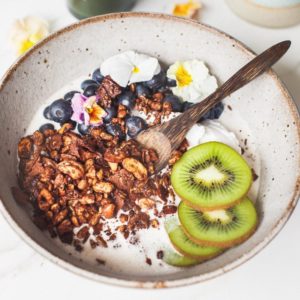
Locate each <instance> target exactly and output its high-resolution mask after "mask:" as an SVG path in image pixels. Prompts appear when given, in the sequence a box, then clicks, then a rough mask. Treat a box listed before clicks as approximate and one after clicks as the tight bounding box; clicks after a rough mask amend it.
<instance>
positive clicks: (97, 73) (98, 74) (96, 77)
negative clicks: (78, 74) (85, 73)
mask: <svg viewBox="0 0 300 300" xmlns="http://www.w3.org/2000/svg"><path fill="white" fill-rule="evenodd" d="M92 78H93V80H95V81H96V82H97V83H101V82H102V80H103V78H104V76H103V75H102V74H101V72H100V69H99V68H98V69H96V70H95V71H94V72H93V75H92Z"/></svg>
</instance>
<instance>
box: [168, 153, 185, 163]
mask: <svg viewBox="0 0 300 300" xmlns="http://www.w3.org/2000/svg"><path fill="white" fill-rule="evenodd" d="M181 155H182V153H181V152H180V151H178V150H175V151H173V152H172V154H171V157H170V159H169V165H174V164H175V163H176V162H177V161H178V160H179V158H180V157H181Z"/></svg>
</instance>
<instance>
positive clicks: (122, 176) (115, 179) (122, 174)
mask: <svg viewBox="0 0 300 300" xmlns="http://www.w3.org/2000/svg"><path fill="white" fill-rule="evenodd" d="M109 181H110V182H112V183H113V184H114V185H115V186H116V187H117V188H118V189H121V190H124V191H129V190H130V189H131V188H132V187H133V185H134V176H133V175H132V174H131V173H129V172H128V171H126V170H124V169H121V170H120V171H118V172H116V173H115V174H114V175H112V176H110V177H109Z"/></svg>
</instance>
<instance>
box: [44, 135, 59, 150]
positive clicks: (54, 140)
mask: <svg viewBox="0 0 300 300" xmlns="http://www.w3.org/2000/svg"><path fill="white" fill-rule="evenodd" d="M46 145H47V147H48V148H49V150H59V149H60V148H61V146H62V145H63V140H62V136H61V135H60V134H54V135H51V136H50V137H49V138H48V139H47V140H46Z"/></svg>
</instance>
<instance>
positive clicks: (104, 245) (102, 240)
mask: <svg viewBox="0 0 300 300" xmlns="http://www.w3.org/2000/svg"><path fill="white" fill-rule="evenodd" d="M96 241H97V242H98V245H99V246H102V247H104V248H107V242H106V241H105V240H104V239H103V238H102V237H101V236H100V235H98V236H97V237H96Z"/></svg>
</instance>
